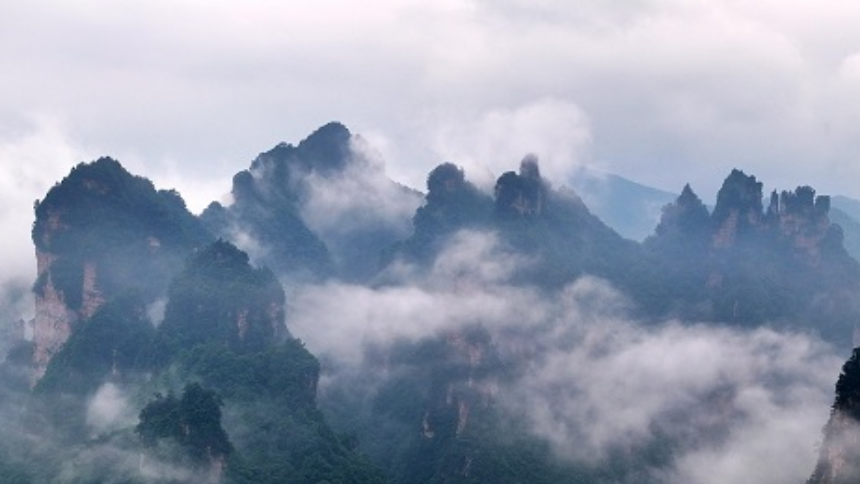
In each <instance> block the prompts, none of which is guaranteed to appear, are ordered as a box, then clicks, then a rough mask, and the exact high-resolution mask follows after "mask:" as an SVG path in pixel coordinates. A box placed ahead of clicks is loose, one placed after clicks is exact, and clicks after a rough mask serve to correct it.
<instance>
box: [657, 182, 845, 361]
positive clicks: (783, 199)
mask: <svg viewBox="0 0 860 484" xmlns="http://www.w3.org/2000/svg"><path fill="white" fill-rule="evenodd" d="M829 210H830V198H829V197H827V196H816V194H815V190H814V189H812V188H811V187H808V186H801V187H798V188H797V189H795V190H793V191H783V192H781V193H777V192H773V193H772V194H771V195H770V199H769V203H768V206H767V209H766V210H765V208H764V204H763V201H762V183H761V182H759V181H758V180H756V178H755V177H754V176H751V175H746V174H745V173H743V172H742V171H740V170H733V171H732V173H731V174H730V175H729V176H728V177H727V178H726V180H725V182H724V183H723V186H722V188H721V189H720V191H719V193H718V196H717V203H716V205H715V207H714V210H713V212H712V213H710V214H708V211H707V208H706V207H705V206H704V204H703V203H702V202H701V200H699V199H698V197H696V196H695V194H694V193H693V191H692V190H691V189H690V188H689V186H687V187H685V188H684V191H683V193H682V194H681V196H680V197H679V198H678V199H677V200H676V201H675V202H674V203H672V204H669V205H667V206H666V207H664V209H663V217H662V219H661V221H660V224H659V225H658V226H657V230H656V233H655V235H654V236H652V237H650V238H649V239H647V240H646V241H645V247H646V250H647V251H648V252H649V253H650V255H651V256H653V257H654V258H655V261H656V265H657V266H658V267H660V270H661V271H662V273H663V274H664V275H665V277H663V278H660V279H658V280H659V281H660V282H661V283H662V284H663V285H664V287H663V288H662V289H661V290H663V291H664V292H665V294H666V296H668V298H670V300H672V299H674V300H675V301H676V302H675V303H673V305H672V306H671V307H672V308H673V311H676V312H677V313H679V316H681V317H684V318H696V319H710V320H717V321H724V322H729V323H733V324H739V325H757V324H762V323H765V322H767V323H769V324H773V325H776V326H788V327H792V326H794V327H806V328H809V327H813V328H814V329H815V330H816V331H818V332H819V334H821V335H822V336H824V337H825V338H826V339H828V340H830V341H831V342H834V343H836V344H838V345H840V346H843V347H845V346H847V345H848V344H850V343H851V340H852V334H853V332H854V330H853V328H854V324H855V322H856V321H858V320H860V304H858V302H860V301H858V298H857V294H858V292H860V264H858V262H857V261H856V260H854V259H853V258H851V257H850V256H849V255H848V253H847V252H846V251H845V249H844V247H843V245H842V235H841V234H842V232H841V229H840V228H839V227H838V226H837V225H834V224H832V223H831V222H830V218H829V216H828V213H829Z"/></svg>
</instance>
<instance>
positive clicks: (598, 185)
mask: <svg viewBox="0 0 860 484" xmlns="http://www.w3.org/2000/svg"><path fill="white" fill-rule="evenodd" d="M568 183H569V184H570V186H571V187H572V188H573V190H574V191H576V193H577V194H578V195H579V196H580V197H581V198H582V200H583V201H584V202H585V204H586V205H588V208H589V209H590V210H591V211H592V212H593V213H594V214H595V215H597V216H598V217H599V218H600V219H601V220H603V221H604V222H605V223H606V224H607V225H609V226H610V227H612V228H613V229H614V230H615V231H617V232H618V233H619V234H621V235H622V236H624V237H627V238H628V239H632V240H637V241H642V240H645V238H646V237H648V236H649V235H651V234H653V233H654V227H655V226H656V225H657V222H659V220H660V210H661V209H662V208H663V206H665V205H666V204H668V203H671V202H672V201H673V200H674V199H675V197H677V194H675V193H670V192H667V191H664V190H659V189H657V188H653V187H649V186H647V185H643V184H641V183H637V182H634V181H632V180H628V179H627V178H624V177H621V176H618V175H615V174H613V173H603V172H598V171H595V170H591V169H588V168H582V169H580V170H578V171H577V172H576V173H575V174H574V175H573V176H572V177H571V178H570V179H569V180H568Z"/></svg>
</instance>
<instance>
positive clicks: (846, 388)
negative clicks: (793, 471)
mask: <svg viewBox="0 0 860 484" xmlns="http://www.w3.org/2000/svg"><path fill="white" fill-rule="evenodd" d="M823 434H824V439H823V442H822V443H821V449H820V451H819V457H818V463H817V464H816V466H815V470H814V471H813V473H812V477H810V478H809V480H808V481H807V484H852V483H856V482H858V481H860V348H858V349H855V350H854V352H853V354H852V355H851V358H849V359H848V361H847V362H845V365H844V366H843V367H842V373H841V374H840V375H839V379H838V380H837V382H836V398H835V401H834V403H833V409H832V411H831V414H830V420H829V421H828V422H827V425H825V427H824V431H823Z"/></svg>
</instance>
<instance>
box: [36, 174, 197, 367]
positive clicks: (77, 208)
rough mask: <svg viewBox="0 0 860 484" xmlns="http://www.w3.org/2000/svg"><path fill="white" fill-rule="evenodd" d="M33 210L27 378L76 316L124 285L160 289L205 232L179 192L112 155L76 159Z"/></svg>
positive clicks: (146, 295)
mask: <svg viewBox="0 0 860 484" xmlns="http://www.w3.org/2000/svg"><path fill="white" fill-rule="evenodd" d="M35 211H36V214H35V215H36V220H35V223H34V225H33V234H32V235H33V242H34V244H35V246H36V265H37V276H38V277H37V280H36V283H35V285H34V292H35V295H36V298H35V303H36V316H35V321H34V325H33V343H34V360H33V366H34V372H33V379H32V382H33V383H35V382H36V381H38V380H39V379H40V378H41V377H42V376H43V375H44V372H45V369H46V368H47V366H48V364H49V363H50V361H51V359H52V357H53V356H54V355H55V354H56V353H57V352H58V351H59V350H60V348H61V347H62V345H63V344H64V343H65V342H66V340H68V339H69V336H70V335H71V333H72V332H73V331H74V330H75V327H76V326H77V325H78V324H79V323H80V322H81V321H83V320H86V319H88V318H90V317H92V316H93V315H94V314H95V313H96V311H98V310H99V308H101V307H102V306H103V305H104V304H105V302H106V301H108V300H110V299H111V298H112V297H114V296H116V295H119V294H123V293H126V292H128V291H134V292H137V293H139V294H140V295H141V296H142V297H143V299H144V301H149V302H151V301H153V300H155V299H156V298H158V297H160V296H162V295H163V293H164V287H165V286H166V284H167V281H168V280H169V278H170V277H172V276H173V274H175V272H176V271H177V268H178V267H179V266H180V264H179V262H180V261H181V260H182V259H183V258H184V257H185V256H186V255H187V254H188V253H189V252H190V251H191V249H192V248H193V247H195V246H196V245H199V244H200V243H203V242H204V241H206V240H208V238H209V236H208V234H207V233H206V232H205V230H203V228H202V226H201V225H200V224H199V222H198V221H197V220H196V219H195V218H194V216H193V215H191V214H190V213H189V212H188V211H187V209H186V208H185V204H184V202H183V201H182V199H181V198H180V197H179V195H178V194H176V193H175V192H171V191H157V190H156V189H155V187H154V186H153V185H152V183H151V182H149V181H148V180H146V179H144V178H140V177H136V176H133V175H131V174H129V173H128V172H127V171H126V170H125V169H124V168H123V167H122V166H121V165H120V164H119V163H118V162H117V161H115V160H112V159H110V158H101V159H99V160H97V161H95V162H92V163H86V164H84V163H82V164H80V165H78V166H76V167H75V168H74V169H73V170H72V171H71V173H70V174H69V175H68V176H67V177H66V178H65V179H63V181H62V182H61V183H59V184H57V185H55V186H54V187H53V188H52V189H51V190H50V191H49V192H48V193H47V194H46V196H45V198H44V200H42V201H38V202H37V203H36V207H35Z"/></svg>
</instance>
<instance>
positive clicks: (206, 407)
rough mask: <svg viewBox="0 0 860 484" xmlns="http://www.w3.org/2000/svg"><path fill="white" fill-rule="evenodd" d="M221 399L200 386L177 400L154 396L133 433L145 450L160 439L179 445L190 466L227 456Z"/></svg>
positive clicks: (193, 386)
mask: <svg viewBox="0 0 860 484" xmlns="http://www.w3.org/2000/svg"><path fill="white" fill-rule="evenodd" d="M223 405H224V404H223V402H222V401H221V398H220V397H219V396H218V395H217V394H216V393H215V392H214V391H212V390H207V389H205V388H203V387H202V386H201V385H200V384H199V383H189V384H187V385H185V388H183V390H182V397H181V398H179V399H177V398H176V397H174V396H173V395H172V394H168V395H167V396H166V397H164V396H162V395H160V394H157V395H156V396H155V399H154V400H153V401H151V402H150V403H148V404H147V405H146V406H145V407H144V408H143V410H141V412H140V423H138V425H137V427H135V432H136V433H137V434H138V435H139V436H140V438H141V441H142V442H143V443H144V445H145V446H147V447H153V446H155V445H156V444H157V443H158V441H160V440H162V439H172V440H173V441H175V442H176V443H178V444H179V445H180V447H181V448H182V449H183V451H184V454H185V456H184V457H187V458H188V459H189V460H190V461H191V462H193V463H195V464H197V465H202V464H207V463H209V461H210V459H213V458H219V457H224V456H228V455H230V453H231V452H232V451H233V446H232V444H231V443H230V440H229V438H228V437H227V433H226V432H225V431H224V429H223V428H222V427H221V407H222V406H223Z"/></svg>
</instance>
